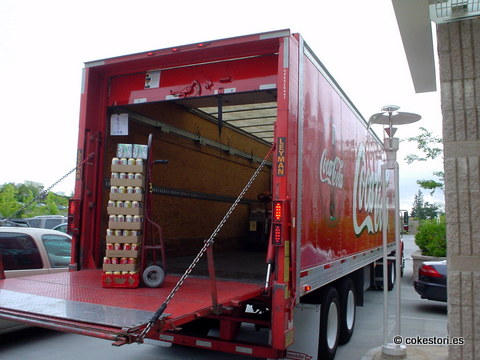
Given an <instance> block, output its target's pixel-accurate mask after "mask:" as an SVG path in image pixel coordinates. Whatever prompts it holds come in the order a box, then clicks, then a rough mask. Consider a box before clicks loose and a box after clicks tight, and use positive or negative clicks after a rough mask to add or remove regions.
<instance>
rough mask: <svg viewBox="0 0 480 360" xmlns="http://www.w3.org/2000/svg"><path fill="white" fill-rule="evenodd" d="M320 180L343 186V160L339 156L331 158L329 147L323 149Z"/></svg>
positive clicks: (337, 186) (338, 186) (335, 185)
mask: <svg viewBox="0 0 480 360" xmlns="http://www.w3.org/2000/svg"><path fill="white" fill-rule="evenodd" d="M320 181H321V182H326V183H328V184H329V185H331V186H334V187H336V188H339V189H342V188H343V160H342V159H340V158H339V157H338V156H335V157H330V158H329V157H328V150H327V149H325V150H323V153H322V157H321V159H320Z"/></svg>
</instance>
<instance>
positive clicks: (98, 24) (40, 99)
mask: <svg viewBox="0 0 480 360" xmlns="http://www.w3.org/2000/svg"><path fill="white" fill-rule="evenodd" d="M287 28H288V29H290V30H291V31H292V32H298V33H300V34H301V35H302V36H303V38H304V39H305V41H306V42H307V43H308V45H309V46H310V47H311V48H312V49H313V51H314V52H315V53H316V55H317V56H318V57H319V59H320V60H321V61H322V63H323V64H324V65H325V66H326V68H327V69H328V70H329V72H330V73H331V74H332V75H333V77H334V78H335V79H336V81H337V82H338V83H339V84H340V86H341V87H342V89H343V90H344V91H345V93H346V94H347V95H348V97H349V98H350V99H351V101H352V102H353V103H354V104H355V106H356V107H357V108H358V109H359V110H360V112H361V113H362V115H363V116H364V118H366V119H368V118H369V117H370V116H371V115H373V114H374V113H378V112H380V111H381V108H382V106H384V105H389V104H395V105H398V106H400V111H406V112H414V113H418V114H420V115H421V116H422V120H420V121H419V122H417V123H414V124H409V125H403V126H401V127H400V128H399V130H398V131H397V133H396V134H395V136H396V137H399V138H400V139H405V138H407V137H409V136H414V135H417V134H418V133H419V130H418V128H419V127H425V128H427V129H428V130H430V131H432V132H433V133H434V134H435V135H437V136H441V134H442V121H441V109H440V93H439V91H437V92H430V93H422V94H416V93H415V90H414V87H413V83H412V80H411V77H410V72H409V69H408V64H407V61H406V57H405V52H404V49H403V45H402V42H401V38H400V33H399V30H398V25H397V22H396V19H395V14H394V11H393V6H392V3H391V1H389V0H368V1H358V0H342V1H331V0H316V1H308V0H297V1H294V2H293V1H284V0H262V1H258V0H255V1H252V0H242V1H241V2H238V3H236V2H234V1H216V0H211V1H209V0H203V1H198V0H183V1H158V0H156V1H151V0H136V1H125V0H93V1H92V0H81V1H78V0H70V1H64V0H42V1H38V0H1V1H0V104H1V105H2V106H1V115H0V154H1V165H0V185H2V184H5V183H9V182H14V183H23V182H24V181H25V180H29V181H35V182H40V183H42V184H43V185H45V186H46V187H48V186H50V185H52V184H53V183H54V182H56V181H57V180H58V179H59V178H61V177H62V176H63V175H65V174H66V173H67V172H68V171H70V170H71V169H73V168H74V167H75V161H76V159H75V158H76V156H75V155H76V146H77V136H78V116H79V105H80V89H81V74H82V68H83V67H84V62H88V61H93V60H98V59H104V58H108V57H113V56H120V55H126V54H132V53H137V52H143V51H148V50H155V49H162V48H167V47H172V46H179V45H183V44H190V43H196V42H202V41H208V40H214V39H220V38H228V37H232V36H240V35H247V34H254V33H260V32H266V31H273V30H280V29H287ZM434 41H435V39H434ZM435 56H436V54H435ZM437 72H438V68H437ZM437 81H438V80H437ZM437 88H439V86H437ZM376 127H377V128H376V130H377V131H378V133H379V135H380V136H381V137H382V136H383V134H382V129H381V128H379V127H378V125H376ZM414 151H415V145H413V144H411V143H408V142H402V143H401V145H400V151H399V154H398V160H399V163H400V194H401V195H400V207H401V208H402V209H407V210H410V209H411V208H412V203H413V200H414V196H415V194H416V193H417V192H418V190H419V189H420V188H419V187H418V185H417V184H416V180H418V179H429V178H431V177H432V172H433V171H441V170H442V160H441V159H439V160H437V161H434V162H431V163H428V164H425V163H417V164H412V165H407V164H406V163H405V162H404V161H403V158H404V157H405V155H406V154H408V153H412V152H414ZM73 187H74V175H70V176H69V177H68V178H66V180H64V181H62V182H61V183H59V184H58V185H56V186H55V187H54V188H52V191H55V192H64V193H66V194H67V195H70V194H71V193H72V191H73ZM423 193H424V199H425V201H429V202H430V203H443V202H444V200H443V194H442V193H441V192H439V193H437V195H436V196H435V197H430V195H429V193H428V192H427V191H424V190H423Z"/></svg>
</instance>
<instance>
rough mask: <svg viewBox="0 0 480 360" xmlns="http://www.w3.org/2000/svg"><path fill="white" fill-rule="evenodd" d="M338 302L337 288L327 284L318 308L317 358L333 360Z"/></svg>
mask: <svg viewBox="0 0 480 360" xmlns="http://www.w3.org/2000/svg"><path fill="white" fill-rule="evenodd" d="M339 325H340V302H339V298H338V292H337V290H336V289H335V288H334V287H332V286H328V287H327V288H326V289H325V291H324V292H323V294H322V299H321V308H320V338H319V341H318V352H319V359H325V360H333V358H334V357H335V353H336V352H337V346H338V340H339V334H340V326H339Z"/></svg>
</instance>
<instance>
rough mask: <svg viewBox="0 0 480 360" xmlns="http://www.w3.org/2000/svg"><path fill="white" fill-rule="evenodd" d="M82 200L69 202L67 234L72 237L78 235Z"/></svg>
mask: <svg viewBox="0 0 480 360" xmlns="http://www.w3.org/2000/svg"><path fill="white" fill-rule="evenodd" d="M79 214H80V200H79V199H70V200H69V201H68V225H67V232H68V233H69V234H70V235H78V229H79V223H78V222H79V219H80V215H79Z"/></svg>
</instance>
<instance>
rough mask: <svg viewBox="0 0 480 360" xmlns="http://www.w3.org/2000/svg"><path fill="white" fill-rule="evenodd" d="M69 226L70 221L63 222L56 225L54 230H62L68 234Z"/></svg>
mask: <svg viewBox="0 0 480 360" xmlns="http://www.w3.org/2000/svg"><path fill="white" fill-rule="evenodd" d="M67 227H68V223H62V224H60V225H57V226H55V227H54V228H53V229H52V230H57V231H61V232H63V233H65V234H66V233H67Z"/></svg>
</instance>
